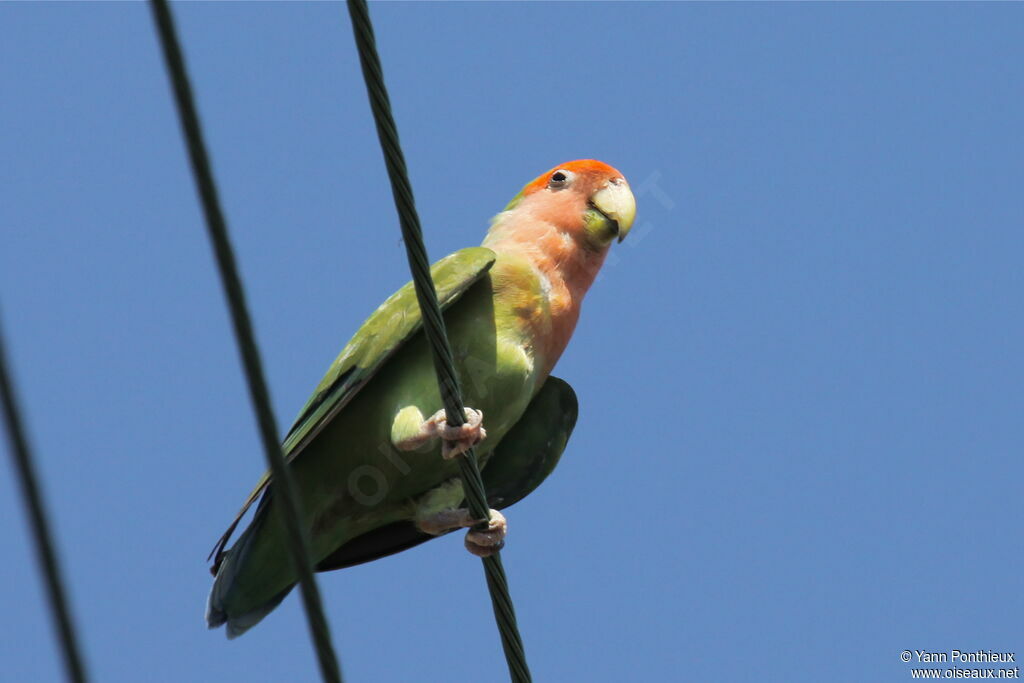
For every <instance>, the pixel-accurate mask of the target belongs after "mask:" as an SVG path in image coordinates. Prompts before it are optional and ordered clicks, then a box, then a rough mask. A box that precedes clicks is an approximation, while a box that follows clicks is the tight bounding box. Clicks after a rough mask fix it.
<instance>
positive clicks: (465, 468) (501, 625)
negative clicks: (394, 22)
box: [348, 0, 531, 683]
mask: <svg viewBox="0 0 1024 683" xmlns="http://www.w3.org/2000/svg"><path fill="white" fill-rule="evenodd" d="M348 12H349V16H350V17H351V19H352V31H353V33H354V34H355V39H356V47H357V48H358V51H359V62H360V64H361V65H362V68H363V79H364V80H365V81H366V92H367V94H368V95H369V98H370V108H371V109H372V110H373V120H374V123H375V124H376V126H377V136H378V138H379V139H380V145H381V149H382V151H383V152H384V161H385V164H386V165H387V169H388V177H389V178H390V179H391V191H392V194H394V197H395V208H396V209H397V210H398V217H399V222H400V224H401V227H402V237H403V241H404V243H405V251H406V256H407V258H408V260H409V269H410V270H411V271H412V279H413V283H414V285H415V288H416V298H417V299H418V300H419V304H420V311H421V313H422V316H423V329H424V331H425V332H426V335H427V340H428V342H429V343H430V349H431V351H432V354H433V357H434V369H435V370H436V371H437V383H438V386H439V387H440V391H441V399H442V401H443V402H444V408H445V417H446V419H447V422H448V424H449V425H450V426H453V427H458V426H460V425H462V424H464V423H465V421H466V420H465V417H464V415H465V413H464V410H463V403H462V391H461V389H460V387H459V380H458V377H457V376H456V374H455V364H454V362H453V360H452V351H451V347H450V345H449V343H448V335H447V332H446V331H445V325H444V318H443V317H442V316H441V308H440V306H439V305H438V303H437V292H436V291H435V289H434V281H433V279H431V277H430V261H429V259H428V258H427V250H426V247H425V246H424V244H423V231H422V229H421V228H420V219H419V216H418V215H417V213H416V203H415V200H414V199H413V194H412V185H411V184H410V183H409V174H408V171H407V169H406V166H405V157H404V155H403V154H402V148H401V146H400V144H399V142H398V129H397V128H396V126H395V120H394V117H393V116H392V115H391V102H390V99H389V98H388V92H387V88H386V87H385V85H384V73H383V70H382V69H381V65H380V56H379V55H378V54H377V45H376V40H375V38H374V34H373V24H372V23H371V22H370V13H369V9H368V8H367V6H366V0H348ZM458 460H459V469H460V474H461V476H462V488H463V491H464V493H465V496H466V502H467V503H468V506H469V511H470V513H471V514H472V515H473V518H474V519H483V520H486V519H488V518H489V517H490V509H489V506H488V505H487V496H486V493H485V492H484V484H483V481H482V480H481V478H480V469H479V467H478V466H477V462H476V453H475V452H474V451H473V449H470V450H469V451H467V452H466V453H465V454H464V455H463V456H462V457H460V458H459V459H458ZM484 526H486V524H484ZM483 564H484V571H485V572H486V574H487V588H488V591H489V592H490V595H491V605H492V607H493V608H494V618H495V620H496V621H497V622H498V630H499V631H500V632H501V645H502V648H503V649H504V650H505V659H506V660H507V662H508V670H509V675H510V676H511V678H512V680H513V681H515V682H516V683H528V682H529V681H530V680H531V679H530V670H529V667H527V664H526V653H525V651H524V649H523V641H522V638H521V637H520V636H519V628H518V626H517V624H516V613H515V609H514V607H513V605H512V598H511V596H510V595H509V589H508V579H507V578H506V577H505V569H504V567H503V566H502V564H501V555H500V554H499V553H495V554H493V555H491V556H489V557H485V558H483Z"/></svg>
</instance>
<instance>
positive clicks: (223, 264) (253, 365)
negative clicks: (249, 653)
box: [150, 0, 341, 683]
mask: <svg viewBox="0 0 1024 683" xmlns="http://www.w3.org/2000/svg"><path fill="white" fill-rule="evenodd" d="M150 7H151V8H152V10H153V20H154V22H155V23H156V28H157V33H158V34H159V36H160V44H161V47H162V48H163V53H164V59H165V61H166V65H167V71H168V75H169V76H170V79H171V85H172V87H173V90H174V99H175V102H176V104H177V107H178V114H179V116H180V117H181V127H182V133H183V134H184V136H185V142H186V144H187V146H188V154H189V159H190V161H191V163H192V173H193V175H194V177H195V182H196V189H197V191H198V193H199V197H200V200H201V202H202V205H203V213H204V214H205V217H206V227H207V233H208V235H209V238H210V242H211V244H212V246H213V251H214V254H215V255H216V258H217V266H218V268H219V270H220V276H221V282H222V284H223V285H224V293H225V295H226V297H227V301H228V308H229V309H230V311H231V322H232V324H233V326H234V331H235V339H236V340H237V342H238V348H239V352H240V354H241V356H242V364H243V366H244V368H245V375H246V378H247V380H248V384H249V395H250V398H251V399H252V404H253V408H254V410H255V412H256V418H257V421H258V422H259V431H260V436H261V437H262V441H263V450H264V454H265V455H266V460H267V464H268V465H269V467H270V470H271V476H272V477H273V481H274V493H275V494H276V495H278V496H280V503H281V505H279V506H277V509H278V512H279V514H280V516H281V520H282V522H283V523H284V525H285V529H286V530H287V537H288V550H289V554H290V556H291V559H292V563H293V565H294V568H295V573H296V574H297V575H298V577H299V585H300V588H301V593H302V604H303V606H304V607H305V609H306V619H307V621H308V624H309V631H310V636H311V637H312V639H313V645H314V647H315V648H316V654H317V658H318V660H319V664H320V675H321V677H322V678H323V680H324V681H326V682H327V683H341V668H340V667H339V666H338V660H337V658H336V657H335V654H334V648H333V646H332V645H331V637H330V632H329V629H328V626H327V619H326V618H325V617H324V612H323V606H322V604H321V601H320V591H319V590H318V588H317V585H316V580H315V579H314V578H313V565H312V562H311V560H310V556H309V539H308V537H307V531H306V528H305V525H304V524H303V523H302V522H301V516H300V513H299V502H298V495H297V493H296V489H295V483H294V481H293V480H292V476H291V473H290V472H289V471H288V467H287V466H286V465H285V462H284V457H283V456H282V454H281V447H280V443H281V441H280V439H279V436H278V432H277V427H276V424H277V422H276V420H275V419H274V414H273V411H272V409H271V407H270V393H269V391H268V389H267V383H266V381H265V379H264V376H263V366H262V362H261V361H260V356H259V350H258V349H257V347H256V339H255V335H254V334H253V329H252V322H251V321H250V319H249V312H248V307H247V306H246V303H245V292H244V290H243V289H242V282H241V279H240V278H239V275H238V268H237V266H236V265H235V256H234V252H233V250H232V248H231V242H230V239H229V237H228V228H227V223H226V222H225V220H224V214H223V212H222V211H221V208H220V200H219V199H218V197H217V187H216V185H215V183H214V180H213V172H212V171H211V170H210V160H209V158H208V156H207V153H206V146H205V143H204V142H203V135H202V130H201V128H200V126H199V115H198V114H197V112H196V106H195V101H194V98H193V96H192V87H191V85H190V84H189V80H188V73H187V71H186V70H185V60H184V57H183V56H182V53H181V47H180V45H179V43H178V37H177V33H176V31H175V28H174V19H173V17H172V16H171V10H170V7H169V6H168V4H167V0H151V2H150Z"/></svg>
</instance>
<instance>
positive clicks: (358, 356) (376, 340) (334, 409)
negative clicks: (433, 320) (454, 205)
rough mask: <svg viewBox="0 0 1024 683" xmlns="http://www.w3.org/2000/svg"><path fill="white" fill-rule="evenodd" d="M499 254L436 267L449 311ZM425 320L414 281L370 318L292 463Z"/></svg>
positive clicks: (219, 549)
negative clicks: (421, 313) (421, 314)
mask: <svg viewBox="0 0 1024 683" xmlns="http://www.w3.org/2000/svg"><path fill="white" fill-rule="evenodd" d="M494 260H495V255H494V252H493V251H491V250H490V249H486V248H484V247H470V248H468V249H460V250H459V251H457V252H455V253H454V254H451V255H449V256H446V257H445V258H443V259H441V260H440V261H438V262H437V263H435V264H434V265H433V266H431V268H430V274H431V277H432V278H433V280H434V286H435V288H436V289H437V299H438V302H439V303H440V304H441V308H442V310H443V309H447V308H448V307H449V306H451V305H452V304H453V303H455V302H456V301H457V300H458V299H459V297H460V296H461V295H462V294H463V293H464V292H465V291H466V290H467V289H469V287H470V286H471V285H473V283H475V282H476V281H477V280H479V279H480V277H481V276H482V275H483V274H484V273H486V272H487V271H488V270H489V269H490V267H491V266H492V265H493V264H494ZM421 326H422V318H421V316H420V308H419V302H418V301H417V299H416V291H415V289H414V288H413V284H412V282H408V283H406V284H405V286H403V287H402V288H401V289H399V290H398V291H397V292H395V293H394V294H393V295H391V297H389V298H388V299H387V301H385V302H384V303H383V304H381V305H380V306H379V307H378V308H377V310H376V311H374V312H373V314H372V315H370V317H369V318H367V319H366V322H364V323H363V324H362V326H361V327H360V328H359V331H358V332H356V333H355V335H353V337H352V339H350V340H349V342H348V344H346V345H345V348H344V349H342V351H341V353H340V354H338V357H337V358H336V359H335V360H334V362H333V363H331V366H330V367H329V368H328V369H327V374H325V375H324V378H323V379H322V380H320V384H318V385H317V387H316V389H315V390H314V392H313V395H312V396H311V397H310V399H309V400H308V401H307V402H306V405H305V406H303V408H302V410H301V411H299V416H298V417H297V418H296V420H295V423H294V424H293V425H292V427H291V429H289V430H288V435H287V436H286V437H285V440H284V444H283V445H282V449H283V451H284V454H285V458H286V459H287V460H288V461H289V462H291V461H292V460H293V459H294V458H296V457H298V455H299V454H300V453H302V450H303V449H304V448H305V447H306V446H307V445H308V444H309V442H310V441H312V440H313V439H314V438H315V437H316V435H317V434H319V433H320V431H321V430H322V429H323V428H324V427H325V426H326V425H327V424H329V423H330V421H331V420H332V419H333V418H334V417H335V416H336V415H337V414H338V413H339V412H340V411H341V410H342V409H343V408H344V407H345V406H346V405H348V403H349V402H350V401H351V400H352V398H353V397H354V396H355V395H356V394H358V393H359V390H360V389H362V388H363V387H364V386H366V383H367V382H369V381H370V379H372V378H373V376H374V375H375V374H376V373H377V372H378V371H379V370H380V369H381V367H383V366H384V363H386V362H387V360H388V359H389V358H390V357H391V356H392V355H394V353H395V352H396V351H397V350H398V349H399V348H401V346H402V344H403V343H405V341H406V340H408V339H409V338H410V337H412V336H413V335H414V334H416V332H418V331H419V330H420V328H421ZM269 483H270V473H269V472H266V473H264V475H263V476H262V477H261V478H260V481H259V483H258V484H256V488H255V489H253V491H252V493H250V494H249V497H248V498H247V499H246V501H245V503H244V504H243V505H242V508H241V510H239V511H238V514H237V515H236V516H235V519H234V521H233V522H232V523H231V526H229V527H228V529H227V531H225V532H224V535H223V536H221V538H220V540H218V541H217V545H216V546H215V547H214V549H213V552H212V553H210V556H211V557H213V556H214V555H216V556H217V559H216V560H215V561H214V570H215V571H216V568H217V566H218V565H219V561H220V557H221V555H222V553H223V550H224V546H225V545H226V544H227V542H228V540H229V539H230V538H231V534H232V533H233V532H234V530H235V528H236V527H237V526H238V523H239V522H240V521H241V519H242V517H243V516H244V515H245V513H246V511H247V510H248V509H249V507H250V506H251V505H252V504H253V503H254V502H256V501H257V500H258V499H259V498H260V496H261V495H262V494H263V492H264V491H265V490H266V488H267V485H268V484H269Z"/></svg>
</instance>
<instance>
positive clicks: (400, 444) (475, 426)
mask: <svg viewBox="0 0 1024 683" xmlns="http://www.w3.org/2000/svg"><path fill="white" fill-rule="evenodd" d="M465 410H466V422H465V423H463V424H461V425H459V426H458V427H449V426H448V420H447V418H446V416H445V412H444V410H439V411H437V412H436V413H434V415H433V416H432V417H430V419H428V420H425V421H424V422H423V424H422V425H420V429H419V431H418V432H417V433H416V434H413V435H412V436H409V437H407V438H405V439H402V440H401V441H396V442H395V447H396V448H398V449H400V450H403V451H411V450H415V449H417V448H419V447H420V446H422V445H423V444H425V443H426V442H427V441H430V440H431V439H435V438H440V439H441V457H443V458H444V459H445V460H451V459H452V458H454V457H456V456H458V455H462V454H463V453H465V452H466V451H468V450H469V449H470V448H472V447H473V446H475V445H477V444H478V443H480V442H481V441H483V440H484V438H485V437H486V436H487V431H486V430H485V429H484V427H483V420H484V414H483V412H481V411H479V410H473V409H472V408H466V409H465Z"/></svg>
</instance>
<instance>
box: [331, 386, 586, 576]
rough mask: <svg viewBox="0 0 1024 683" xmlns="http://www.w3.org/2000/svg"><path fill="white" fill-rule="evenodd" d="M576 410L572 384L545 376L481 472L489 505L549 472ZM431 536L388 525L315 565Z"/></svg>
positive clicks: (385, 551)
mask: <svg viewBox="0 0 1024 683" xmlns="http://www.w3.org/2000/svg"><path fill="white" fill-rule="evenodd" d="M577 414H578V405H577V402H576V393H575V392H574V391H573V390H572V387H570V386H569V384H568V383H567V382H565V381H564V380H561V379H558V378H557V377H548V379H547V381H546V382H544V386H542V387H541V389H540V391H539V392H537V395H536V396H534V397H533V400H532V401H531V402H530V405H529V406H527V408H526V412H524V413H523V415H522V417H520V418H519V421H518V422H517V423H516V424H515V426H514V427H512V429H510V430H509V432H508V433H507V434H506V435H505V437H504V438H503V439H502V440H501V443H499V444H498V445H497V446H496V447H495V448H494V453H493V454H492V455H491V457H490V458H489V459H488V461H487V466H486V467H484V469H483V472H481V475H480V476H481V477H483V480H484V488H485V489H486V490H487V502H488V504H489V505H490V506H491V507H493V508H496V509H499V510H500V509H503V508H506V507H508V506H510V505H513V504H514V503H517V502H519V501H520V500H522V499H523V498H525V497H526V496H527V495H528V494H530V493H531V492H532V491H533V490H534V489H536V488H537V487H538V486H540V484H541V482H542V481H544V480H545V479H546V478H547V476H548V475H549V474H551V472H552V471H554V469H555V466H556V465H557V464H558V461H559V459H560V458H561V457H562V451H564V450H565V446H566V444H568V443H569V436H570V435H572V430H573V427H575V426H576V416H577ZM432 538H437V537H436V536H431V535H429V534H425V533H423V532H422V531H420V530H419V529H417V528H416V526H415V525H414V524H413V523H412V522H395V523H393V524H387V525H385V526H382V527H380V528H377V529H374V530H373V531H371V532H369V533H366V534H363V535H362V536H358V537H356V538H353V539H352V540H351V541H349V542H348V543H346V544H344V545H343V546H341V547H340V548H338V549H337V550H335V551H334V552H333V553H332V554H331V555H329V556H328V557H326V558H324V560H323V561H322V562H320V564H318V565H317V571H322V572H324V571H330V570H332V569H344V568H345V567H351V566H353V565H357V564H362V563H363V562H369V561H371V560H376V559H378V558H381V557H385V556H387V555H393V554H394V553H397V552H400V551H402V550H406V549H408V548H412V547H413V546H417V545H419V544H420V543H423V542H425V541H429V540H430V539H432Z"/></svg>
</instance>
